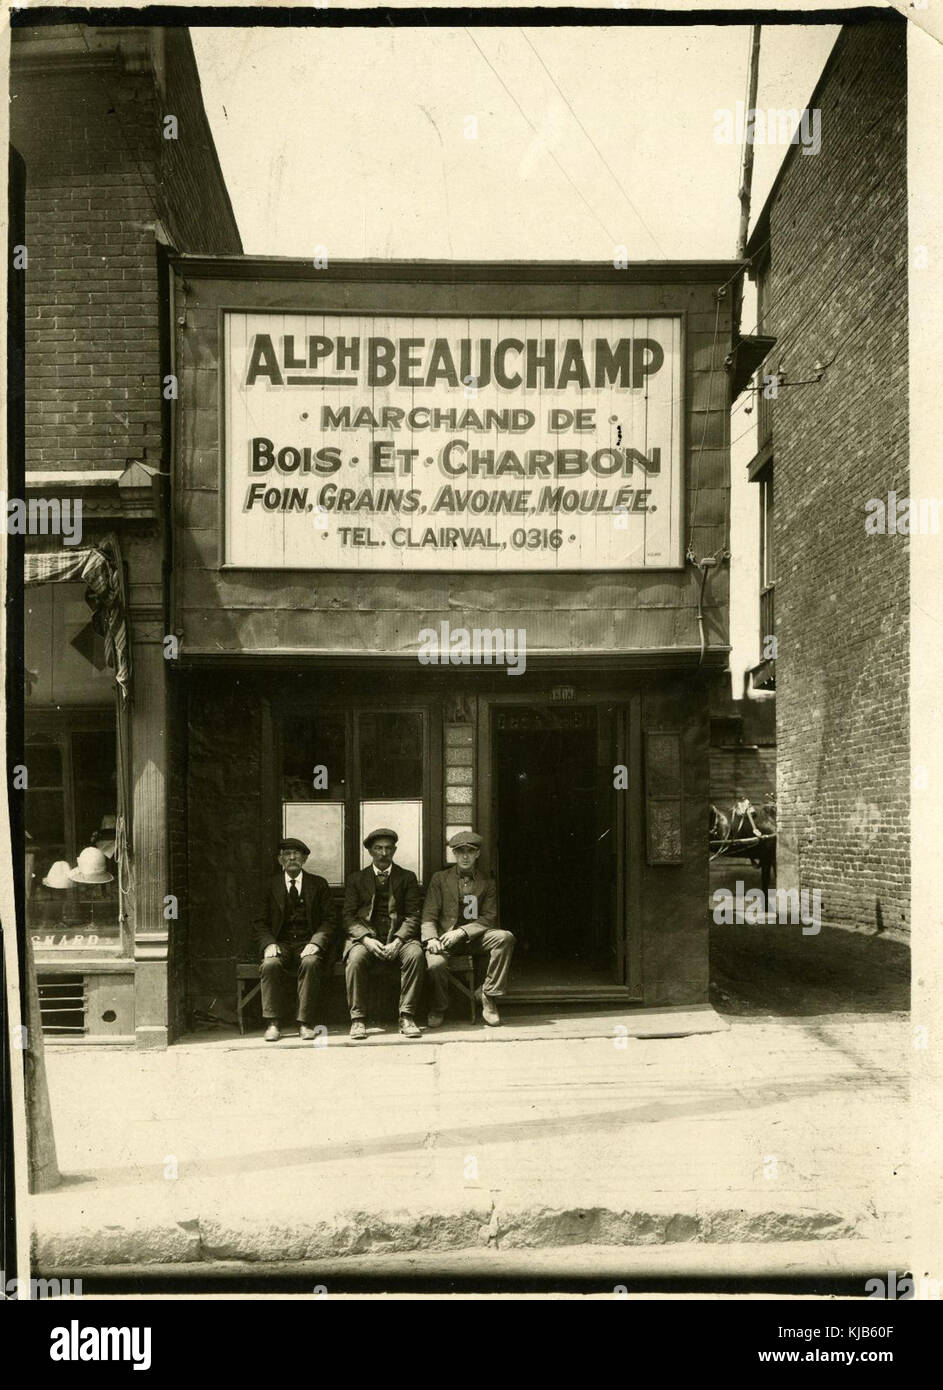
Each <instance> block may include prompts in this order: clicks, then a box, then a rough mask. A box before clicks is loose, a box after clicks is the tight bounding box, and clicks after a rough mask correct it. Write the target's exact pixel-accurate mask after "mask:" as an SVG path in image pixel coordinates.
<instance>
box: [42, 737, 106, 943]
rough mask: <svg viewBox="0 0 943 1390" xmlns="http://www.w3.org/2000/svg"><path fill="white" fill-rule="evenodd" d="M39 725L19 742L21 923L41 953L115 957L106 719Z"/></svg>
mask: <svg viewBox="0 0 943 1390" xmlns="http://www.w3.org/2000/svg"><path fill="white" fill-rule="evenodd" d="M40 723H41V724H42V723H45V724H46V727H41V726H40V727H35V726H34V727H33V728H32V729H31V730H28V733H27V742H26V768H27V775H28V779H29V780H28V783H27V789H26V832H27V836H28V838H27V842H26V850H27V860H26V862H27V923H28V926H29V929H30V933H31V935H32V939H33V945H34V947H35V948H36V950H37V951H38V952H41V953H45V952H49V953H53V952H62V953H65V954H68V955H71V954H73V953H76V952H83V953H84V952H89V953H92V954H106V955H109V954H118V953H120V951H121V949H122V941H121V929H120V922H119V904H118V869H117V864H116V859H115V824H116V819H117V810H116V808H117V769H116V748H115V728H114V716H113V714H112V713H111V712H108V713H105V712H102V713H101V714H100V715H91V714H89V713H83V714H82V715H79V716H77V717H76V719H75V720H74V722H73V721H72V720H70V717H69V716H68V715H64V714H63V715H56V716H52V715H50V716H48V719H47V720H46V721H41V722H40ZM54 723H58V724H60V725H62V724H65V725H66V727H64V728H63V727H59V728H58V729H57V728H53V727H51V725H52V724H54ZM70 723H71V725H72V726H71V727H69V725H70ZM89 724H95V725H97V727H88V726H89ZM89 851H91V852H90V853H89Z"/></svg>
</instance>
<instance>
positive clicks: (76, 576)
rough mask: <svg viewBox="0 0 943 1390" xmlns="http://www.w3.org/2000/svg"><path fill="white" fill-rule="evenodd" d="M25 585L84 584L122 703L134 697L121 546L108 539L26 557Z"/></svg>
mask: <svg viewBox="0 0 943 1390" xmlns="http://www.w3.org/2000/svg"><path fill="white" fill-rule="evenodd" d="M23 578H24V581H25V583H26V584H49V583H54V582H55V581H57V580H58V581H71V582H73V583H74V582H76V581H82V582H83V583H84V584H85V585H86V589H85V602H86V603H87V604H88V606H89V608H91V610H92V614H93V617H92V626H93V627H94V628H95V631H96V632H97V633H98V635H99V636H100V637H103V638H104V641H105V661H106V663H107V665H108V666H109V667H110V669H111V670H112V671H114V673H115V680H116V681H117V683H118V688H119V690H120V691H121V696H122V700H127V699H128V698H129V696H130V694H131V649H130V646H129V644H128V623H127V610H126V605H125V594H124V566H123V565H122V563H121V554H120V552H119V550H118V543H117V541H116V540H115V539H114V537H113V536H107V537H106V538H105V539H104V540H103V541H101V542H100V543H99V544H98V545H95V546H90V547H89V548H87V549H85V550H74V549H69V550H42V551H34V552H32V553H29V552H27V554H26V555H25V556H24V557H23Z"/></svg>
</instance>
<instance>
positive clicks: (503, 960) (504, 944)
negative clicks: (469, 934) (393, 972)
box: [426, 927, 515, 1014]
mask: <svg viewBox="0 0 943 1390" xmlns="http://www.w3.org/2000/svg"><path fill="white" fill-rule="evenodd" d="M514 944H515V943H514V936H513V934H512V933H511V932H509V931H504V930H503V928H501V927H489V928H488V930H487V931H486V932H483V933H482V935H481V936H479V937H478V939H477V941H473V942H472V943H471V944H470V945H468V946H458V947H456V949H455V955H457V956H485V955H486V956H487V957H488V967H487V970H486V972H485V982H484V984H483V985H482V987H481V988H482V993H484V994H487V995H490V996H492V997H494V998H500V996H501V995H502V994H504V992H505V988H506V986H507V980H508V971H509V970H510V969H511V957H512V955H513V954H514ZM426 969H427V971H428V973H429V1008H430V1010H431V1011H432V1013H435V1014H444V1013H445V1011H446V1009H447V1008H448V1004H449V958H448V956H445V955H427V956H426Z"/></svg>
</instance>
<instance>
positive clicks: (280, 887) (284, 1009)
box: [254, 839, 336, 1042]
mask: <svg viewBox="0 0 943 1390" xmlns="http://www.w3.org/2000/svg"><path fill="white" fill-rule="evenodd" d="M310 853H311V851H310V850H309V849H308V846H307V845H306V844H305V843H304V841H303V840H293V839H287V840H282V841H280V843H279V846H278V862H279V864H280V865H281V870H280V872H279V873H277V874H275V876H274V877H273V878H272V880H271V882H270V883H269V886H268V888H267V889H266V893H265V899H264V901H263V902H262V904H261V906H260V909H259V912H258V915H257V917H256V919H255V923H254V926H255V936H256V940H257V941H258V943H259V949H260V951H261V952H262V964H261V966H260V974H261V976H262V1015H263V1017H264V1018H265V1019H267V1020H268V1028H267V1029H266V1030H265V1041H266V1042H278V1040H279V1038H280V1037H281V1036H282V1033H281V1021H282V1020H286V1019H287V1020H290V1019H291V1018H292V1017H293V1016H297V1018H298V1031H299V1032H300V1034H301V1036H302V1037H303V1038H304V1039H305V1040H306V1041H308V1042H310V1041H311V1039H312V1038H314V1036H315V1033H314V1026H315V1023H316V1021H317V1002H318V995H319V993H320V990H321V983H322V981H323V979H324V977H325V974H326V972H327V970H328V967H329V965H330V947H331V938H332V937H333V935H334V931H335V927H336V920H335V917H334V904H333V903H332V901H331V890H330V888H329V887H328V884H327V880H326V879H323V878H321V876H320V875H319V874H309V873H304V872H303V871H302V867H301V866H302V864H304V862H305V860H306V859H307V858H308V855H309V854H310Z"/></svg>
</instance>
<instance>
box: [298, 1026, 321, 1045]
mask: <svg viewBox="0 0 943 1390" xmlns="http://www.w3.org/2000/svg"><path fill="white" fill-rule="evenodd" d="M298 1033H299V1035H300V1036H301V1037H302V1038H303V1039H304V1040H305V1042H314V1040H315V1038H316V1037H317V1036H318V1035H317V1033H316V1032H315V1030H314V1029H313V1028H309V1027H308V1025H307V1023H299V1024H298Z"/></svg>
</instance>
